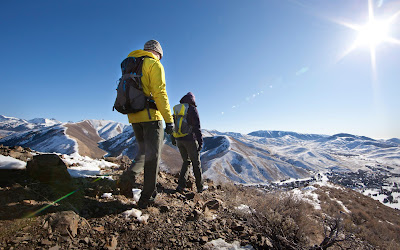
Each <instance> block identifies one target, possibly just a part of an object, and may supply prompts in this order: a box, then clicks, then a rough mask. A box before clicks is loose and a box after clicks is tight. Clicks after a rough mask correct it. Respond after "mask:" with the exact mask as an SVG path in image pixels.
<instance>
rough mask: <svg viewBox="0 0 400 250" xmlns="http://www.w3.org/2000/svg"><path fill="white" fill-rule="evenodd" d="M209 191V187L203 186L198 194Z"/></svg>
mask: <svg viewBox="0 0 400 250" xmlns="http://www.w3.org/2000/svg"><path fill="white" fill-rule="evenodd" d="M207 189H208V186H207V185H203V187H202V188H200V190H197V192H198V193H203V192H204V191H206V190H207Z"/></svg>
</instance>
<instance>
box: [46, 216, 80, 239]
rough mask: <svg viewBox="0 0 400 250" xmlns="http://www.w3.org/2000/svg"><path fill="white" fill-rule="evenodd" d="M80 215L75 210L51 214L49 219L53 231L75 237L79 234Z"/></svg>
mask: <svg viewBox="0 0 400 250" xmlns="http://www.w3.org/2000/svg"><path fill="white" fill-rule="evenodd" d="M80 219H81V218H80V217H79V215H77V214H76V213H75V212H73V211H62V212H59V213H56V214H53V215H51V216H50V218H49V219H48V221H49V222H50V225H51V227H52V229H53V231H57V232H59V233H60V234H61V235H64V236H69V235H71V236H72V237H75V236H76V235H77V234H78V224H79V221H80Z"/></svg>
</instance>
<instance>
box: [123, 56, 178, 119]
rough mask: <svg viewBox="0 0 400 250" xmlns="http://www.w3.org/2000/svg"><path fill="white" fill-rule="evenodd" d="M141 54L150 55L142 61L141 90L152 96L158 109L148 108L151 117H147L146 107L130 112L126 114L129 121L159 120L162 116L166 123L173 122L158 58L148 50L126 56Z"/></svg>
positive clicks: (163, 74)
mask: <svg viewBox="0 0 400 250" xmlns="http://www.w3.org/2000/svg"><path fill="white" fill-rule="evenodd" d="M141 56H148V57H150V58H147V57H146V58H145V59H144V61H143V68H142V74H143V76H142V84H143V92H144V94H145V95H146V96H151V97H153V99H154V101H155V102H156V105H157V109H158V110H155V109H150V116H151V119H149V115H148V113H147V109H144V110H142V111H139V112H137V113H130V114H128V119H129V123H139V122H149V121H161V120H162V118H164V120H165V122H166V123H173V122H174V119H173V117H172V115H171V108H170V106H169V102H168V95H167V90H166V89H165V73H164V67H163V66H162V64H161V62H160V60H158V59H157V57H156V56H154V55H153V54H152V53H151V52H149V51H144V50H135V51H132V52H131V53H129V55H128V57H141Z"/></svg>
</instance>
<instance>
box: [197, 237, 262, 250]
mask: <svg viewBox="0 0 400 250" xmlns="http://www.w3.org/2000/svg"><path fill="white" fill-rule="evenodd" d="M204 249H210V250H217V249H218V250H236V249H254V248H253V247H252V246H250V245H247V246H244V247H242V246H240V242H239V241H234V242H232V243H228V242H226V241H225V240H223V239H221V238H219V239H216V240H212V241H209V242H207V243H206V244H205V245H204Z"/></svg>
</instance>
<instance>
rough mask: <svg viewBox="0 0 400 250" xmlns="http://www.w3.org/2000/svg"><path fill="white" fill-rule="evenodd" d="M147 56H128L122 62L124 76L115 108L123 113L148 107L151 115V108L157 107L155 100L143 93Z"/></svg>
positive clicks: (134, 111)
mask: <svg viewBox="0 0 400 250" xmlns="http://www.w3.org/2000/svg"><path fill="white" fill-rule="evenodd" d="M144 58H145V56H142V57H127V58H126V59H125V60H123V61H122V63H121V71H122V76H121V78H120V79H119V82H118V87H117V98H116V99H115V103H114V107H113V110H114V109H116V110H117V111H118V112H120V113H122V114H129V113H137V112H139V111H142V110H144V109H145V108H147V112H148V115H149V119H151V116H150V110H149V109H150V108H152V109H157V106H156V104H155V102H154V100H153V99H152V98H150V97H147V96H145V95H144V93H143V86H142V76H143V74H142V66H143V61H144Z"/></svg>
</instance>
